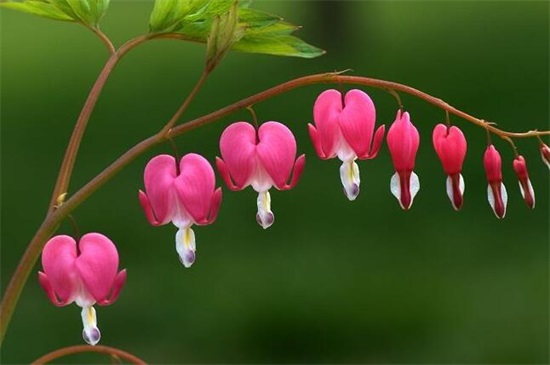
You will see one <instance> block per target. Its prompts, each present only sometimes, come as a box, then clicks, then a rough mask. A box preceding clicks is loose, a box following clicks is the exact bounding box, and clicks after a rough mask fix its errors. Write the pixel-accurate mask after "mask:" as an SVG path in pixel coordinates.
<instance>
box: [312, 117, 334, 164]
mask: <svg viewBox="0 0 550 365" xmlns="http://www.w3.org/2000/svg"><path fill="white" fill-rule="evenodd" d="M307 128H308V131H309V136H310V137H311V143H313V147H314V148H315V152H317V156H319V158H321V159H322V160H328V159H329V157H327V155H325V152H324V151H323V147H322V146H321V137H320V136H319V133H318V132H317V129H315V127H314V126H313V125H312V124H309V123H308V125H307Z"/></svg>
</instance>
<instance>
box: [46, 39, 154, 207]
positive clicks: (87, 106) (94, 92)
mask: <svg viewBox="0 0 550 365" xmlns="http://www.w3.org/2000/svg"><path fill="white" fill-rule="evenodd" d="M100 34H103V33H100ZM147 39H149V38H148V36H141V37H137V38H134V39H132V40H130V41H128V42H126V43H125V44H124V45H123V46H122V47H120V49H119V50H118V51H116V52H114V53H112V54H111V57H109V59H108V60H107V63H106V64H105V66H104V67H103V69H102V70H101V73H100V74H99V76H98V78H97V80H96V82H95V83H94V86H93V87H92V89H91V90H90V94H88V98H87V99H86V102H85V103H84V106H83V107H82V111H81V112H80V115H79V116H78V119H77V120H76V123H75V126H74V129H73V134H72V135H71V139H70V140H69V144H68V145H67V149H66V150H65V155H64V157H63V162H62V163H61V167H60V169H59V174H58V175H57V181H56V182H55V187H54V190H53V193H52V198H51V200H50V209H49V210H50V211H51V210H52V209H53V208H54V206H55V205H56V204H58V198H59V196H60V195H61V194H64V193H66V192H67V189H68V187H69V182H70V179H71V174H72V172H73V168H74V164H75V161H76V155H77V154H78V148H79V147H80V142H81V141H82V137H83V136H84V132H85V131H86V126H87V125H88V121H89V120H90V116H91V115H92V111H93V110H94V107H95V104H96V102H97V99H98V98H99V95H100V94H101V91H102V90H103V86H104V85H105V82H106V81H107V78H108V77H109V75H110V74H111V71H112V70H113V69H114V67H115V65H116V64H117V63H118V61H119V60H120V59H121V58H122V57H123V56H124V55H125V54H126V53H127V52H128V51H129V50H130V49H132V48H133V47H135V46H137V45H138V44H140V43H142V42H144V41H146V40H147ZM109 43H110V42H109ZM61 203H62V202H61Z"/></svg>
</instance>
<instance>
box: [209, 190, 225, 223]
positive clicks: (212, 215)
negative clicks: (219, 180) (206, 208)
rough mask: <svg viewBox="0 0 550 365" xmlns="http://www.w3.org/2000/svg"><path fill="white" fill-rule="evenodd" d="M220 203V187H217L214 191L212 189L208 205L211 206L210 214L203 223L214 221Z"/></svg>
mask: <svg viewBox="0 0 550 365" xmlns="http://www.w3.org/2000/svg"><path fill="white" fill-rule="evenodd" d="M221 204H222V188H217V189H216V191H214V195H212V202H211V205H210V207H211V208H210V215H209V217H208V220H207V222H206V223H205V224H210V223H214V221H215V220H216V218H217V217H218V212H219V211H220V206H221Z"/></svg>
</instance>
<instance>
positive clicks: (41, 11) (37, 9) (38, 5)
mask: <svg viewBox="0 0 550 365" xmlns="http://www.w3.org/2000/svg"><path fill="white" fill-rule="evenodd" d="M0 6H1V7H4V8H6V9H13V10H18V11H21V12H24V13H28V14H33V15H38V16H41V17H44V18H49V19H54V20H64V21H74V19H73V18H72V17H71V16H69V15H67V14H66V13H64V12H63V11H61V10H60V9H58V8H57V7H56V6H55V5H53V4H51V3H50V2H48V1H40V0H34V1H8V2H0Z"/></svg>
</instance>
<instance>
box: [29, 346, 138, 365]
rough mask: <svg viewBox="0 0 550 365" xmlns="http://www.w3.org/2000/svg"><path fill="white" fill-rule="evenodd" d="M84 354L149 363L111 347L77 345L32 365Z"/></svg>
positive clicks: (53, 353) (133, 362)
mask: <svg viewBox="0 0 550 365" xmlns="http://www.w3.org/2000/svg"><path fill="white" fill-rule="evenodd" d="M83 352H97V353H100V354H107V355H111V356H117V357H119V358H121V359H123V360H126V361H128V362H130V363H132V364H137V365H146V364H147V363H146V362H145V361H143V360H142V359H140V358H139V357H137V356H135V355H132V354H131V353H129V352H126V351H123V350H120V349H117V348H114V347H109V346H101V345H97V346H89V345H77V346H70V347H64V348H62V349H59V350H55V351H52V352H50V353H49V354H46V355H44V356H42V357H40V358H38V359H36V360H34V361H33V362H32V363H31V364H33V365H42V364H47V363H49V362H51V361H53V360H56V359H59V358H61V357H65V356H69V355H74V354H80V353H83Z"/></svg>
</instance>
